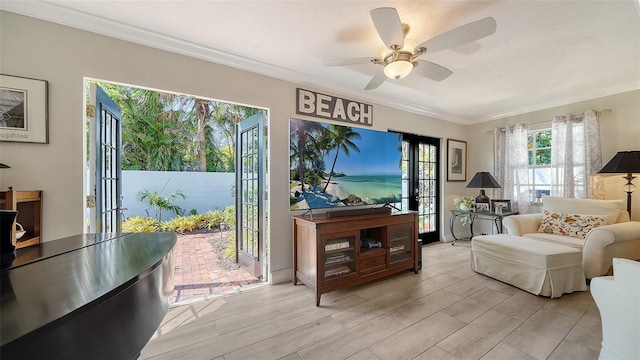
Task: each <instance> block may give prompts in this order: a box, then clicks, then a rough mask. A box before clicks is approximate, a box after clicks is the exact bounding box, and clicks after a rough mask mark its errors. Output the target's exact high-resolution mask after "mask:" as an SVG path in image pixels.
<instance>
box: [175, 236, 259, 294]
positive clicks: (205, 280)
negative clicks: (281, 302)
mask: <svg viewBox="0 0 640 360" xmlns="http://www.w3.org/2000/svg"><path fill="white" fill-rule="evenodd" d="M228 236H229V232H227V231H223V232H217V231H216V232H210V233H196V234H185V235H180V234H179V235H178V242H177V243H176V247H175V249H174V253H173V256H174V258H173V261H174V288H173V294H172V295H171V298H170V299H169V303H170V304H172V305H180V304H181V303H190V302H193V301H197V300H204V299H207V298H210V297H212V296H215V295H220V294H223V293H229V292H233V291H240V290H241V289H243V288H246V287H248V286H256V285H258V284H263V282H261V281H260V280H259V279H257V278H255V277H253V276H251V274H249V273H248V272H246V271H245V270H244V269H242V268H240V267H239V266H237V265H236V264H233V262H230V261H229V260H226V261H225V260H224V259H220V258H219V257H218V254H217V253H216V245H220V244H219V242H228V241H229V240H228ZM218 247H220V246H218Z"/></svg>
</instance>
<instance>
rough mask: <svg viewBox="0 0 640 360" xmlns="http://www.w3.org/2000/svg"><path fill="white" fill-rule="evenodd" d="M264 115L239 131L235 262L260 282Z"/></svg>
mask: <svg viewBox="0 0 640 360" xmlns="http://www.w3.org/2000/svg"><path fill="white" fill-rule="evenodd" d="M263 116H264V114H263V112H259V113H257V114H255V115H253V116H251V117H249V118H248V119H246V120H243V121H241V122H240V123H238V125H237V128H236V241H237V243H236V249H237V251H236V260H237V262H238V264H239V265H240V266H241V267H242V268H244V269H245V270H247V271H248V272H249V273H250V274H251V275H253V276H255V277H257V278H261V277H263V274H264V271H266V270H265V269H266V266H265V259H264V237H265V235H264V234H265V232H264V229H265V222H264V218H265V217H264V136H263V131H264V130H263Z"/></svg>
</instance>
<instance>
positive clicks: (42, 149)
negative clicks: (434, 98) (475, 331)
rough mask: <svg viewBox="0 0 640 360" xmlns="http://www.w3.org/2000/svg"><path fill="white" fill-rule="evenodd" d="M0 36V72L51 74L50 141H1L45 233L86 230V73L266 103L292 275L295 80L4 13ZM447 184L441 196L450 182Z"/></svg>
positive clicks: (273, 206)
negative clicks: (40, 201)
mask: <svg viewBox="0 0 640 360" xmlns="http://www.w3.org/2000/svg"><path fill="white" fill-rule="evenodd" d="M0 44H1V46H2V48H1V51H0V72H1V73H3V74H8V75H15V76H24V77H31V78H36V79H42V80H47V81H48V82H49V139H50V142H49V144H27V143H10V142H0V162H2V163H7V164H9V165H11V167H12V168H11V169H8V170H3V171H2V173H0V176H1V178H0V188H3V189H4V188H6V187H7V186H14V187H15V188H16V189H42V190H44V224H43V227H44V234H43V239H44V241H50V240H54V239H57V238H60V237H64V236H68V235H72V234H78V233H81V232H83V229H84V226H83V212H84V195H83V194H84V191H83V186H84V179H83V176H84V175H83V174H84V171H83V170H84V133H85V132H84V121H83V116H82V115H83V106H84V99H83V80H84V78H85V77H90V78H95V79H101V80H108V81H113V82H121V83H125V84H132V85H136V86H143V87H149V88H154V89H160V90H170V91H174V92H182V93H186V94H192V95H199V96H204V97H209V98H214V99H220V100H225V101H231V102H237V103H242V104H249V105H253V106H258V107H263V108H268V109H269V113H270V127H269V136H270V146H271V148H270V154H269V156H270V162H269V165H270V169H269V174H270V179H269V182H270V186H269V189H270V195H269V198H270V199H271V202H270V209H269V213H270V214H271V218H270V219H269V226H270V229H269V234H270V244H269V249H270V259H269V269H271V275H272V276H271V277H272V280H273V281H276V282H278V281H285V280H288V279H290V278H291V276H292V275H291V266H292V236H291V213H290V212H289V201H288V198H289V195H288V194H289V185H288V174H289V148H288V142H289V141H288V136H289V133H288V129H289V125H288V120H289V118H290V117H295V116H296V115H295V89H296V87H297V86H298V85H297V84H294V83H290V82H285V81H280V80H275V79H273V78H269V77H266V76H261V75H256V74H253V73H249V72H245V71H240V70H236V69H232V68H229V67H225V66H220V65H216V64H213V63H209V62H206V61H201V60H197V59H193V58H189V57H185V56H181V55H176V54H172V53H168V52H165V51H160V50H156V49H152V48H149V47H145V46H140V45H136V44H132V43H128V42H124V41H120V40H116V39H112V38H108V37H104V36H99V35H96V34H93V33H89V32H85V31H80V30H76V29H72V28H68V27H65V26H60V25H56V24H52V23H49V22H44V21H40V20H36V19H33V18H29V17H23V16H19V15H15V14H12V13H7V12H0ZM302 87H305V88H308V87H307V86H302ZM310 90H314V89H310ZM316 90H319V89H316ZM319 91H322V92H325V93H327V90H319ZM334 95H338V96H339V95H340V94H334ZM354 100H356V99H354ZM373 105H374V127H375V128H376V129H381V130H386V129H388V128H393V129H394V130H400V131H407V132H411V133H417V134H423V135H427V136H432V137H436V138H443V139H446V138H449V137H452V138H458V139H460V138H464V137H465V135H464V134H465V133H464V132H465V127H464V126H461V125H456V124H451V123H448V122H444V121H442V120H438V119H432V118H427V117H424V116H419V115H415V114H412V113H407V112H403V111H398V110H394V109H391V108H388V107H384V106H380V105H376V104H373ZM457 188H458V186H455V187H454V186H452V187H451V189H452V191H457ZM443 189H444V194H445V196H446V195H447V194H448V192H449V191H450V188H449V187H448V186H447V183H444V182H443ZM443 202H444V201H443ZM447 206H448V205H447ZM445 221H446V219H444V218H443V219H442V224H444V223H445ZM443 228H444V227H443Z"/></svg>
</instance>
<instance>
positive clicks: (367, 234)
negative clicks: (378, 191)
mask: <svg viewBox="0 0 640 360" xmlns="http://www.w3.org/2000/svg"><path fill="white" fill-rule="evenodd" d="M293 238H294V239H293V243H294V265H293V267H294V274H293V276H294V278H293V284H294V285H296V284H297V283H298V281H302V282H303V283H304V284H305V285H307V286H308V287H309V288H311V289H313V290H315V292H316V306H318V305H320V296H321V295H322V294H324V293H327V292H330V291H334V290H338V289H343V288H347V287H350V286H354V285H358V284H362V283H365V282H368V281H372V280H375V279H379V278H381V277H385V276H389V275H391V274H395V273H398V272H401V271H406V270H409V269H413V271H414V272H415V273H416V274H417V273H418V270H419V267H418V266H419V265H418V251H419V249H417V243H418V229H417V213H414V212H400V213H397V214H392V215H390V214H369V215H355V216H345V217H332V218H327V217H326V216H324V215H314V216H313V218H310V217H308V216H294V217H293Z"/></svg>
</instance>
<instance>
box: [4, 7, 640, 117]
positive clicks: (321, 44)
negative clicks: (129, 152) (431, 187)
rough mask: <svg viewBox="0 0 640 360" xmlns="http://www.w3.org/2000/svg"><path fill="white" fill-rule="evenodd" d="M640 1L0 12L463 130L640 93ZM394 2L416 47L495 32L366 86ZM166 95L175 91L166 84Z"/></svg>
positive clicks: (377, 68) (25, 9)
mask: <svg viewBox="0 0 640 360" xmlns="http://www.w3.org/2000/svg"><path fill="white" fill-rule="evenodd" d="M638 1H640V0H589V1H557V0H556V1H516V0H511V1H497V0H496V1H453V0H428V1H353V0H352V1H348V0H344V1H336V0H331V1H330V0H324V1H214V0H208V1H190V0H182V1H178V0H168V1H149V0H147V1H144V0H138V1H122V0H117V1H116V0H102V1H89V0H76V1H24V0H22V1H13V0H2V1H1V2H0V9H2V10H6V11H10V12H15V13H18V14H23V15H27V16H32V17H35V18H40V19H44V20H48V21H52V22H56V23H60V24H64V25H68V26H72V27H76V28H80V29H84V30H89V31H93V32H96V33H100V34H104V35H108V36H111V37H115V38H120V39H124V40H128V41H132V42H136V43H140V44H145V45H148V46H153V47H157V48H161V49H165V50H169V51H173V52H177V53H181V54H185V55H189V56H193V57H196V58H200V59H205V60H208V61H211V62H214V63H220V64H224V65H228V66H232V67H236V68H240V69H243V70H248V71H252V72H256V73H260V74H264V75H268V76H272V77H275V78H280V79H283V80H287V81H292V82H294V83H296V84H299V85H300V86H301V87H305V86H306V87H316V88H320V89H323V90H326V92H328V93H330V94H334V95H341V96H344V97H348V98H352V99H355V100H361V101H366V102H375V103H380V104H384V105H388V106H391V107H395V108H399V109H404V110H408V111H412V112H416V113H419V114H424V115H428V116H433V117H437V118H441V119H445V120H449V121H454V122H459V123H463V124H473V123H478V122H483V121H488V120H492V119H497V118H501V117H505V116H510V115H517V114H521V113H526V112H530V111H535V110H539V109H545V108H549V107H553V106H559V105H564V104H568V103H573V102H578V101H582V100H587V99H591V98H596V97H601V96H606V95H610V94H616V93H621V92H625V91H630V90H634V89H640V5H639V4H638ZM383 6H390V7H395V8H396V9H397V10H398V13H399V15H400V18H401V20H402V21H403V22H404V23H407V24H409V25H410V26H411V31H410V33H409V35H408V36H407V37H408V38H412V39H414V40H416V41H417V42H418V43H420V42H423V41H425V40H428V39H430V38H432V37H434V36H436V35H438V34H441V33H443V32H445V31H448V30H450V29H453V28H456V27H458V26H461V25H464V24H467V23H469V22H472V21H475V20H478V19H481V18H484V17H487V16H492V17H493V18H494V19H495V20H496V22H497V31H496V33H495V34H493V35H491V36H489V37H486V38H483V39H480V40H479V41H476V42H473V43H469V44H466V45H462V46H460V47H457V48H454V49H449V50H442V51H439V52H434V53H427V54H425V55H422V57H421V59H422V60H428V61H431V62H435V63H437V64H440V65H442V66H445V67H447V68H449V69H450V70H452V71H453V75H451V76H450V77H449V78H447V79H445V80H444V81H441V82H436V81H433V80H429V79H426V78H422V77H420V76H419V75H418V74H415V73H412V74H410V75H409V76H408V77H406V78H404V79H400V80H387V81H386V82H385V83H383V84H382V86H380V87H379V88H378V89H375V90H371V91H364V90H363V89H364V87H365V85H366V84H367V83H368V82H369V80H370V79H371V77H372V76H373V75H375V74H376V73H377V72H381V71H382V66H379V65H373V64H364V65H353V66H346V67H326V66H323V61H326V60H335V59H344V58H357V57H376V56H378V51H379V49H380V48H381V47H382V46H383V43H382V41H381V40H380V38H379V36H378V35H377V33H376V30H375V28H374V26H373V23H372V21H371V17H370V15H369V11H370V10H371V9H374V8H377V7H383ZM169 90H170V89H169Z"/></svg>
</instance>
